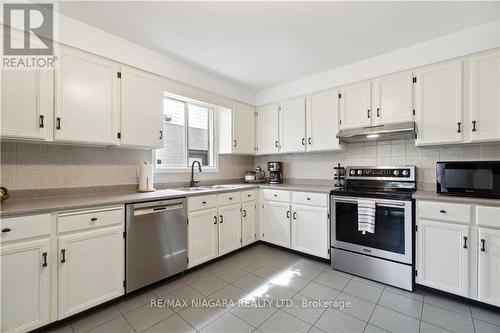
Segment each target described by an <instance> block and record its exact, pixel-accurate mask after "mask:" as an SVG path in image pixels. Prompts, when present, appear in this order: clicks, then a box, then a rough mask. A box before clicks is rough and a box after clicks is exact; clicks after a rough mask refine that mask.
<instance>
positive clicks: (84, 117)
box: [55, 46, 120, 144]
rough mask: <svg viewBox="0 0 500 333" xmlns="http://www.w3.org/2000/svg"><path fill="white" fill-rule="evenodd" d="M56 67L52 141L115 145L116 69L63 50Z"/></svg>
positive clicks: (85, 55) (113, 65)
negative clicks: (54, 119)
mask: <svg viewBox="0 0 500 333" xmlns="http://www.w3.org/2000/svg"><path fill="white" fill-rule="evenodd" d="M57 65H58V68H57V76H56V117H57V119H56V131H55V139H56V140H58V141H66V142H81V143H95V144H118V135H117V134H118V132H119V131H118V124H119V111H120V110H119V106H118V103H119V98H118V96H119V82H118V80H119V79H118V77H117V73H118V71H119V65H118V64H117V63H115V62H112V61H110V60H107V59H104V58H100V57H97V56H94V55H91V54H88V53H85V52H82V51H78V50H75V49H72V48H69V47H64V46H61V47H60V57H59V60H58V62H57Z"/></svg>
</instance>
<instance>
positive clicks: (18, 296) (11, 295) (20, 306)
mask: <svg viewBox="0 0 500 333" xmlns="http://www.w3.org/2000/svg"><path fill="white" fill-rule="evenodd" d="M2 222H3V221H2ZM33 223H37V221H33ZM49 247H50V246H49V238H48V237H46V238H42V239H39V240H32V241H21V242H13V243H9V244H3V243H2V246H1V264H2V265H1V271H2V273H1V276H2V278H1V283H2V293H1V295H2V301H1V304H2V307H1V312H2V316H1V331H2V332H27V331H31V330H34V329H36V328H38V327H41V326H44V325H47V324H48V323H49V321H50V313H49V309H50V300H49V299H50V297H49V296H50V295H49V292H50V272H49V265H48V263H47V261H48V260H49V258H48V253H49Z"/></svg>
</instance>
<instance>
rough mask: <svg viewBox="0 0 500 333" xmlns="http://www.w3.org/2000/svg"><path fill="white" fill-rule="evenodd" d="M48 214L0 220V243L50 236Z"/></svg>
mask: <svg viewBox="0 0 500 333" xmlns="http://www.w3.org/2000/svg"><path fill="white" fill-rule="evenodd" d="M50 217H51V215H50V214H44V215H28V216H19V217H11V218H4V219H2V236H1V238H0V243H4V242H10V241H15V240H20V239H25V238H32V237H39V236H44V235H50Z"/></svg>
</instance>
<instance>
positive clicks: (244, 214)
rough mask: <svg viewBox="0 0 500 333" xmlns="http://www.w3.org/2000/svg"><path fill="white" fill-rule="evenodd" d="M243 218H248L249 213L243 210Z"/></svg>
mask: <svg viewBox="0 0 500 333" xmlns="http://www.w3.org/2000/svg"><path fill="white" fill-rule="evenodd" d="M243 217H247V211H246V210H245V209H243Z"/></svg>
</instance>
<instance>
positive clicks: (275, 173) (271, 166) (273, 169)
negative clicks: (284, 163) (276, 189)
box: [267, 162, 283, 184]
mask: <svg viewBox="0 0 500 333" xmlns="http://www.w3.org/2000/svg"><path fill="white" fill-rule="evenodd" d="M267 170H268V171H269V183H270V184H281V183H283V176H282V174H281V162H267Z"/></svg>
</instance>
